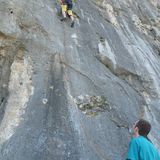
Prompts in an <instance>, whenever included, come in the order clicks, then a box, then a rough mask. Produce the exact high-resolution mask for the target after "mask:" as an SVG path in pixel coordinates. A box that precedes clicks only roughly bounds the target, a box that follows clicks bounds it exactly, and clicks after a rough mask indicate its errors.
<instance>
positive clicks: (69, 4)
mask: <svg viewBox="0 0 160 160" xmlns="http://www.w3.org/2000/svg"><path fill="white" fill-rule="evenodd" d="M60 3H61V8H62V15H63V18H62V19H61V21H64V20H66V18H67V15H68V16H69V17H70V18H71V20H72V22H71V27H72V28H73V27H74V16H73V12H72V8H73V1H72V0H60Z"/></svg>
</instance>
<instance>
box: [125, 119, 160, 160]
mask: <svg viewBox="0 0 160 160" xmlns="http://www.w3.org/2000/svg"><path fill="white" fill-rule="evenodd" d="M150 130H151V124H150V123H149V122H148V121H146V120H144V119H140V120H138V121H137V122H135V124H134V125H133V139H132V140H131V141H130V144H129V149H128V155H127V158H126V160H160V154H159V152H158V150H157V149H156V147H155V146H154V145H153V143H152V142H151V140H150V139H149V138H148V134H149V132H150Z"/></svg>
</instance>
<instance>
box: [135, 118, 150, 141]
mask: <svg viewBox="0 0 160 160" xmlns="http://www.w3.org/2000/svg"><path fill="white" fill-rule="evenodd" d="M150 130H151V124H150V123H149V122H148V121H146V120H144V119H140V120H138V121H137V122H136V123H135V124H134V126H133V131H134V136H135V137H138V136H143V137H146V138H147V135H148V134H149V132H150Z"/></svg>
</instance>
